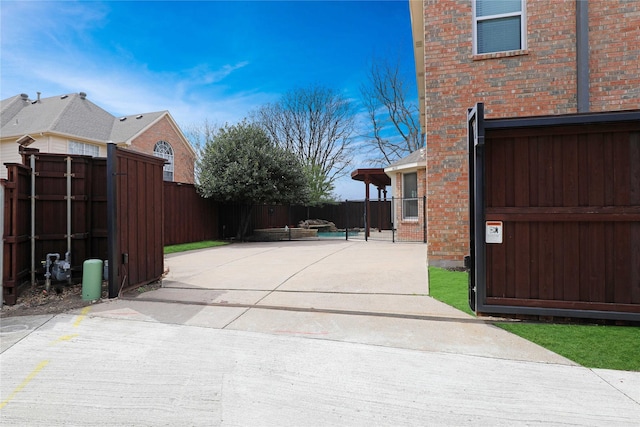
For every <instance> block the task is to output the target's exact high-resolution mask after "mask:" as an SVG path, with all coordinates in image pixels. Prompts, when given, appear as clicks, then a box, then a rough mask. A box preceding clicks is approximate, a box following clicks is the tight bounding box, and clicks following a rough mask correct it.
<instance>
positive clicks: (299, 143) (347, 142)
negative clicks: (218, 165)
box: [253, 86, 355, 202]
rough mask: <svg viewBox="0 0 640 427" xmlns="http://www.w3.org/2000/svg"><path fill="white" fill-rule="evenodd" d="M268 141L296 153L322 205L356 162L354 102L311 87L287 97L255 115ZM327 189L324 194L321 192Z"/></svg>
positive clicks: (330, 90)
mask: <svg viewBox="0 0 640 427" xmlns="http://www.w3.org/2000/svg"><path fill="white" fill-rule="evenodd" d="M253 118H254V120H255V121H256V122H257V123H258V124H260V125H261V126H262V127H263V129H264V130H265V131H266V132H267V134H268V135H269V137H270V138H271V139H272V140H273V141H274V142H275V143H276V144H278V145H279V146H280V147H282V148H284V149H286V150H288V151H291V152H293V153H294V154H295V155H296V156H297V157H298V158H299V159H300V160H301V161H302V163H303V165H305V167H306V168H307V171H308V177H309V179H310V180H311V181H313V180H315V181H318V180H320V181H321V182H316V183H311V182H310V184H311V186H312V187H313V188H316V189H318V192H319V193H322V191H325V194H319V193H318V194H316V196H317V199H318V200H313V197H312V201H314V202H321V201H323V200H327V199H328V198H331V197H332V196H333V195H332V194H330V193H331V192H332V191H333V188H334V183H335V181H336V180H337V179H338V178H340V177H341V176H344V175H345V173H346V170H347V167H348V166H349V165H350V164H351V161H352V158H353V150H352V134H353V131H354V128H355V114H354V110H353V107H352V105H351V102H350V101H349V100H347V99H346V98H344V97H343V96H342V95H340V94H339V93H337V92H336V91H334V90H332V89H329V88H326V87H323V86H311V87H307V88H299V89H294V90H291V91H289V92H287V93H285V94H284V95H283V96H282V98H281V99H280V100H279V101H278V102H276V103H273V104H267V105H264V106H263V107H261V108H259V109H258V111H256V112H255V113H254V114H253ZM322 189H324V190H322Z"/></svg>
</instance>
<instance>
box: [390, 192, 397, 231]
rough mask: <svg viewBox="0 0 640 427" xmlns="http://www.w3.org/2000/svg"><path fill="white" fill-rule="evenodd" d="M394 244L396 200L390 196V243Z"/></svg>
mask: <svg viewBox="0 0 640 427" xmlns="http://www.w3.org/2000/svg"><path fill="white" fill-rule="evenodd" d="M395 242H396V199H395V197H394V196H391V243H395Z"/></svg>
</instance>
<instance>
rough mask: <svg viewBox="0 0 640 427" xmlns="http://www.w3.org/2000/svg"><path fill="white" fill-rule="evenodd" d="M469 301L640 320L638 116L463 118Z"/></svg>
mask: <svg viewBox="0 0 640 427" xmlns="http://www.w3.org/2000/svg"><path fill="white" fill-rule="evenodd" d="M469 153H470V157H469V160H470V181H471V182H470V194H471V195H472V196H471V234H472V237H471V248H472V249H471V275H470V277H471V281H470V304H471V306H472V308H473V309H474V310H475V311H476V312H478V313H487V314H488V313H498V314H499V313H504V314H507V313H508V314H532V315H543V316H566V317H584V318H600V319H618V320H631V321H639V320H640V111H627V112H614V113H597V114H581V115H570V116H554V117H532V118H517V119H495V120H484V118H483V106H482V104H478V105H477V106H476V107H475V108H474V109H472V110H470V113H469Z"/></svg>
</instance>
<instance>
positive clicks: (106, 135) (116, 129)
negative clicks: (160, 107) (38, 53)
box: [0, 93, 166, 143]
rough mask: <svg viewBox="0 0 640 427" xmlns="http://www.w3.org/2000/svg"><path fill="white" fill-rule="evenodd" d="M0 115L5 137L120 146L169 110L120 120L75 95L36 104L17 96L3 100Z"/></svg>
mask: <svg viewBox="0 0 640 427" xmlns="http://www.w3.org/2000/svg"><path fill="white" fill-rule="evenodd" d="M0 113H1V114H0V116H1V121H0V136H2V137H7V136H15V137H20V136H22V135H26V134H32V133H33V134H35V133H40V132H55V133H61V134H66V135H73V136H78V137H82V138H88V139H93V140H97V141H104V142H107V141H112V142H115V143H120V142H125V141H128V140H129V139H131V138H133V137H134V136H135V135H137V134H138V133H139V132H140V131H142V130H143V129H144V128H146V127H147V126H149V125H150V124H151V123H153V122H154V121H155V120H157V119H158V118H159V117H161V116H162V115H163V114H165V113H166V111H161V112H155V113H145V114H135V115H131V116H126V117H127V118H126V120H123V121H121V120H120V118H117V117H115V116H113V115H111V114H110V113H108V112H107V111H105V110H103V109H102V108H100V107H98V106H97V105H96V104H94V103H93V102H91V101H89V100H88V99H86V97H85V96H80V95H79V94H77V93H74V94H70V95H62V96H53V97H49V98H42V99H40V100H39V101H35V102H34V101H33V100H25V99H24V98H23V97H22V96H21V95H16V96H13V97H11V98H7V99H5V100H2V101H1V106H0ZM137 117H140V118H137Z"/></svg>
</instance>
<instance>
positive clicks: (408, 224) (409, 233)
mask: <svg viewBox="0 0 640 427" xmlns="http://www.w3.org/2000/svg"><path fill="white" fill-rule="evenodd" d="M410 172H417V179H418V219H414V220H403V219H402V198H403V197H404V193H403V191H402V185H403V184H402V183H403V179H402V175H403V173H410ZM426 176H427V173H426V169H425V168H423V169H418V170H417V171H409V170H407V171H403V172H397V173H396V180H395V188H394V191H393V194H395V195H396V196H397V198H398V199H399V202H396V203H395V204H394V209H395V212H394V214H395V215H394V217H395V220H396V221H397V223H396V224H395V225H394V226H395V228H396V232H397V238H398V240H399V241H416V240H422V238H423V235H424V225H423V224H424V207H423V201H422V200H423V197H424V196H425V194H426V184H427V178H426Z"/></svg>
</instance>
